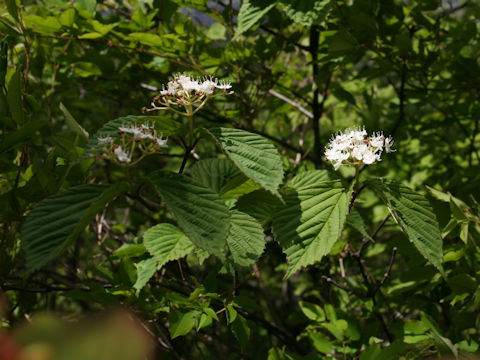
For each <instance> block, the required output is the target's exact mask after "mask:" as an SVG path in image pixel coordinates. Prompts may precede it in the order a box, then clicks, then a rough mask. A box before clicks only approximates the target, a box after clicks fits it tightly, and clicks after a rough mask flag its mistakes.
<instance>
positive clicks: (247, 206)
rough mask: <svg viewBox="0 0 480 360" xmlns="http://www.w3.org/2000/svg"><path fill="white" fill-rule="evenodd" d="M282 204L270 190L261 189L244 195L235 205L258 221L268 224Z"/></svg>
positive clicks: (264, 224)
mask: <svg viewBox="0 0 480 360" xmlns="http://www.w3.org/2000/svg"><path fill="white" fill-rule="evenodd" d="M279 205H281V202H280V200H279V199H278V198H277V197H275V196H273V195H272V194H270V193H269V192H268V191H266V190H263V189H259V190H255V191H253V192H251V193H248V194H246V195H243V196H242V197H241V198H239V199H238V201H237V202H236V204H235V207H236V208H237V209H238V210H240V211H242V212H244V213H247V214H248V215H250V216H253V217H254V218H255V219H257V221H258V222H259V223H260V224H262V225H263V226H266V225H267V224H268V223H269V222H271V221H272V219H273V212H274V210H275V208H276V207H277V206H279Z"/></svg>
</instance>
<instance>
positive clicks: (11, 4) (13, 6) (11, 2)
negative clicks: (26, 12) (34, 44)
mask: <svg viewBox="0 0 480 360" xmlns="http://www.w3.org/2000/svg"><path fill="white" fill-rule="evenodd" d="M5 2H6V3H7V10H8V12H9V13H10V15H12V17H13V18H14V19H15V20H16V21H18V8H17V3H16V1H15V0H6V1H5Z"/></svg>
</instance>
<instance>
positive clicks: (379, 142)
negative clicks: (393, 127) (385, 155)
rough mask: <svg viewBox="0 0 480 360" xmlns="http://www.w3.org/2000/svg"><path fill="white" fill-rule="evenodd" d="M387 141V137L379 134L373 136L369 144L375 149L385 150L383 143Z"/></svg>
mask: <svg viewBox="0 0 480 360" xmlns="http://www.w3.org/2000/svg"><path fill="white" fill-rule="evenodd" d="M384 141H385V136H383V133H382V132H377V135H376V136H375V135H372V136H371V137H370V140H369V143H370V146H373V147H374V148H377V149H380V150H382V149H383V143H384Z"/></svg>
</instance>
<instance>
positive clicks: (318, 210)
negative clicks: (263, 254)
mask: <svg viewBox="0 0 480 360" xmlns="http://www.w3.org/2000/svg"><path fill="white" fill-rule="evenodd" d="M351 193H352V191H351V189H350V187H346V186H345V185H344V183H343V182H342V181H328V182H321V183H318V184H315V185H312V186H309V187H303V188H299V189H298V190H294V191H291V192H288V193H287V194H286V195H285V197H284V200H285V205H283V206H281V207H279V208H278V210H277V211H276V213H275V216H274V218H273V231H274V233H275V235H276V239H277V241H278V242H279V243H280V245H281V247H282V249H283V251H284V252H285V254H286V255H287V260H288V270H287V274H286V275H285V277H286V278H288V277H290V276H292V275H293V274H294V273H295V272H296V271H297V270H299V269H300V268H302V267H305V266H307V265H311V264H313V263H315V262H317V261H320V260H321V259H322V257H323V256H325V255H327V254H328V253H329V252H330V250H331V249H332V247H333V245H334V244H335V242H336V241H337V239H338V238H339V236H340V234H341V231H342V229H343V225H344V223H345V220H346V217H347V212H348V205H349V202H350V198H351Z"/></svg>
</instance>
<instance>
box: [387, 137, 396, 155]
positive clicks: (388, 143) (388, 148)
mask: <svg viewBox="0 0 480 360" xmlns="http://www.w3.org/2000/svg"><path fill="white" fill-rule="evenodd" d="M392 145H393V138H392V136H389V137H388V138H386V139H385V151H386V152H387V153H389V152H394V151H397V150H394V149H392Z"/></svg>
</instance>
